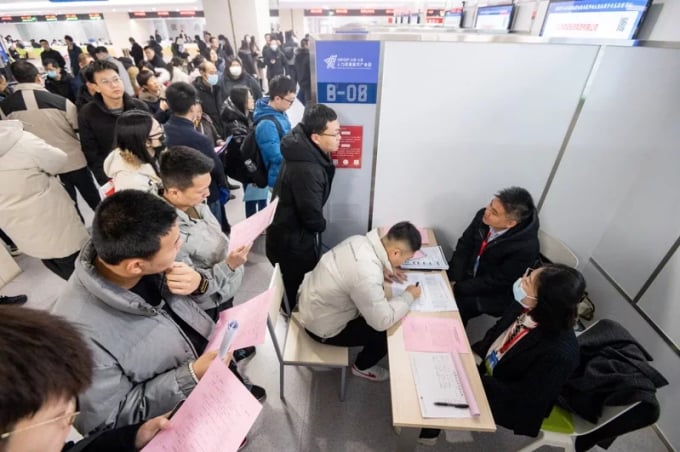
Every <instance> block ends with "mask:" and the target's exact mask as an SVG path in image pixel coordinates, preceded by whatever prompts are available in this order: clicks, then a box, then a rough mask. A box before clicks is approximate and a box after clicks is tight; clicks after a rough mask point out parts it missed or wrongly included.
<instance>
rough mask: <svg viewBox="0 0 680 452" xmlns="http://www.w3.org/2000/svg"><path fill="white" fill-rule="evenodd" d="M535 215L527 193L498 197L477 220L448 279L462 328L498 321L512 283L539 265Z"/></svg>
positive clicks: (506, 193) (516, 191)
mask: <svg viewBox="0 0 680 452" xmlns="http://www.w3.org/2000/svg"><path fill="white" fill-rule="evenodd" d="M538 253H539V244H538V215H537V213H536V208H535V207H534V201H533V199H532V198H531V195H530V194H529V192H528V191H526V190H525V189H523V188H520V187H510V188H506V189H504V190H501V191H499V192H498V193H497V194H496V196H494V198H493V199H492V200H491V202H490V203H489V205H488V206H487V207H486V208H484V209H481V210H480V211H479V212H477V214H476V215H475V218H474V219H473V220H472V223H470V225H469V226H468V227H467V229H466V230H465V232H463V235H462V236H461V238H460V239H459V240H458V244H457V245H456V249H455V251H454V252H453V257H452V258H451V261H450V262H449V271H448V275H449V279H450V280H451V287H452V288H453V293H454V295H455V297H456V303H457V304H458V310H459V311H460V317H461V319H462V320H463V324H464V325H465V324H467V322H468V320H470V319H472V318H474V317H477V316H480V315H482V314H489V315H492V316H495V317H498V316H500V315H501V314H503V312H504V311H505V308H506V307H507V306H508V304H509V301H508V300H512V283H513V282H514V281H515V280H516V279H517V278H519V277H520V276H521V275H522V272H523V271H524V270H525V269H526V268H527V267H529V266H531V265H533V264H534V263H535V262H536V260H537V259H538Z"/></svg>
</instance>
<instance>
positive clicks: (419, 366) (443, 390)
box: [409, 352, 472, 418]
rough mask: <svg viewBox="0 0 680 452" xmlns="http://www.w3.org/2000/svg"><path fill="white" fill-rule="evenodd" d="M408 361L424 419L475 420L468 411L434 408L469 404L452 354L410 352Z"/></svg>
mask: <svg viewBox="0 0 680 452" xmlns="http://www.w3.org/2000/svg"><path fill="white" fill-rule="evenodd" d="M409 357H410V358H411V370H412V371H413V380H414V381H415V384H416V392H417V393H418V401H419V402H420V412H421V415H422V416H423V417H424V418H464V417H472V416H471V414H470V409H469V408H456V407H453V406H437V405H435V403H436V402H439V403H442V402H443V403H447V404H467V403H468V401H467V398H466V397H465V393H464V391H463V386H462V385H461V382H460V379H459V377H458V372H457V371H456V367H455V366H454V364H453V358H452V357H451V354H449V353H427V352H409Z"/></svg>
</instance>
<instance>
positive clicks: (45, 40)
mask: <svg viewBox="0 0 680 452" xmlns="http://www.w3.org/2000/svg"><path fill="white" fill-rule="evenodd" d="M38 42H40V44H42V43H43V42H47V43H48V44H49V42H48V41H47V39H41V40H40V41H38Z"/></svg>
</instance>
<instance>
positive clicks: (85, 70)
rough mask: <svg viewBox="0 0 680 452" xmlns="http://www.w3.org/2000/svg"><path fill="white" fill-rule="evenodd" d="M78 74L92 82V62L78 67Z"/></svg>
mask: <svg viewBox="0 0 680 452" xmlns="http://www.w3.org/2000/svg"><path fill="white" fill-rule="evenodd" d="M79 74H83V78H84V79H85V80H86V81H87V82H89V83H94V74H93V72H92V63H89V64H86V65H85V66H83V67H82V68H81V69H80V72H79Z"/></svg>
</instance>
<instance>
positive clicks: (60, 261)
mask: <svg viewBox="0 0 680 452" xmlns="http://www.w3.org/2000/svg"><path fill="white" fill-rule="evenodd" d="M78 253H79V251H77V252H75V253H73V254H71V255H70V256H66V257H60V258H56V259H42V263H43V264H45V267H47V268H48V269H50V270H51V271H52V273H54V274H55V275H57V276H58V277H60V278H61V279H65V280H68V279H69V278H70V277H71V274H72V273H73V271H74V270H75V264H76V258H77V257H78Z"/></svg>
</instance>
